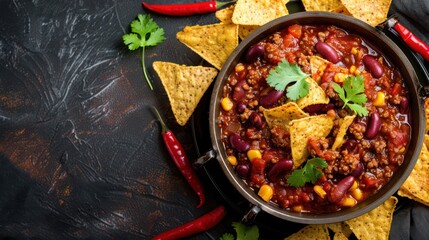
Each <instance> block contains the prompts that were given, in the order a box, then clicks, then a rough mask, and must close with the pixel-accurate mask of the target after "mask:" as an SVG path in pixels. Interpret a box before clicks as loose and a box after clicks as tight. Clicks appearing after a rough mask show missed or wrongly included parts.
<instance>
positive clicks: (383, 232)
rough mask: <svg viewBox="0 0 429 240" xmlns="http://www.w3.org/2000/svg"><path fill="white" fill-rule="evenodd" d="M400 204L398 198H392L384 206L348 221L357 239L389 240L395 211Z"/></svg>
mask: <svg viewBox="0 0 429 240" xmlns="http://www.w3.org/2000/svg"><path fill="white" fill-rule="evenodd" d="M397 203H398V199H397V198H396V197H390V198H389V199H387V200H386V201H385V202H384V203H383V204H381V205H380V206H378V207H376V208H375V209H373V210H371V211H370V212H368V213H365V214H364V215H362V216H359V217H356V218H353V219H350V220H347V221H346V223H347V225H349V227H350V229H351V230H352V231H353V233H354V234H355V236H356V237H357V239H379V240H382V239H385V240H388V239H389V233H390V226H391V224H392V218H393V211H394V210H395V206H396V204H397Z"/></svg>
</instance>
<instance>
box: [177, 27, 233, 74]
mask: <svg viewBox="0 0 429 240" xmlns="http://www.w3.org/2000/svg"><path fill="white" fill-rule="evenodd" d="M176 37H177V39H178V40H179V41H180V42H182V43H183V44H185V45H186V46H188V47H189V48H190V49H192V50H193V51H194V52H196V53H197V54H198V55H200V56H201V57H202V58H203V59H204V60H206V61H207V62H209V63H210V64H212V65H213V66H214V67H216V68H217V69H221V68H222V65H223V64H224V62H225V61H226V59H227V58H228V57H229V55H230V54H231V53H232V51H234V49H235V48H236V47H237V45H238V29H237V25H235V24H222V23H218V24H211V25H203V26H199V25H196V26H186V27H185V28H184V29H183V31H181V32H178V33H177V34H176Z"/></svg>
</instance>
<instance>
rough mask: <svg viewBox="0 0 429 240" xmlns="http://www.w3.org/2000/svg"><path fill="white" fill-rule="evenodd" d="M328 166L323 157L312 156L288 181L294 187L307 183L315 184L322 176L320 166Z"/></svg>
mask: <svg viewBox="0 0 429 240" xmlns="http://www.w3.org/2000/svg"><path fill="white" fill-rule="evenodd" d="M326 167H328V163H326V160H325V159H323V158H312V159H310V160H308V161H307V162H306V163H305V165H304V167H303V168H301V169H297V170H295V171H293V172H292V174H291V175H289V177H288V178H287V183H288V184H289V185H291V186H292V187H303V186H304V185H305V184H306V183H308V182H311V183H312V184H315V183H316V182H317V180H318V179H319V178H320V177H321V176H322V172H321V171H320V170H319V168H326Z"/></svg>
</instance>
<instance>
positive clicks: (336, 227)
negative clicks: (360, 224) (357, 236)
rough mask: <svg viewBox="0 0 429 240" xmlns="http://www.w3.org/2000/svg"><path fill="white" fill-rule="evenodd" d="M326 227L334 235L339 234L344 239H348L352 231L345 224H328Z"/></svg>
mask: <svg viewBox="0 0 429 240" xmlns="http://www.w3.org/2000/svg"><path fill="white" fill-rule="evenodd" d="M326 225H327V226H328V228H329V229H331V230H332V231H333V232H334V233H335V235H337V233H340V234H342V235H344V236H345V237H346V238H348V237H350V235H352V233H353V232H352V230H351V229H350V228H349V226H348V225H347V224H346V223H345V222H337V223H329V224H326Z"/></svg>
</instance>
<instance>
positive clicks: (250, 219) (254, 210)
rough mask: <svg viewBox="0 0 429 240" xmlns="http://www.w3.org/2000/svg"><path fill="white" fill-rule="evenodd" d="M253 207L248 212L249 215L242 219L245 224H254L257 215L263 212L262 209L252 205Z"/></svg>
mask: <svg viewBox="0 0 429 240" xmlns="http://www.w3.org/2000/svg"><path fill="white" fill-rule="evenodd" d="M251 206H252V207H251V208H250V210H249V211H247V213H246V214H244V216H243V218H242V219H241V221H242V222H243V223H251V222H253V221H254V220H255V218H256V215H258V213H259V212H260V211H261V208H260V207H258V206H256V205H251Z"/></svg>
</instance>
